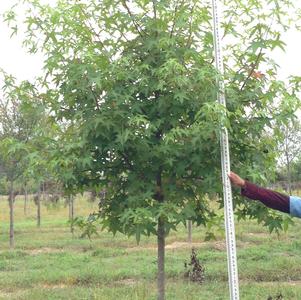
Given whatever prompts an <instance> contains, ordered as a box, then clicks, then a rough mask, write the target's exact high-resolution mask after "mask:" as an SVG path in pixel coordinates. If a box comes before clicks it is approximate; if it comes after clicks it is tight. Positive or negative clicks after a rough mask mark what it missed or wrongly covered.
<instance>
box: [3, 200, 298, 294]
mask: <svg viewBox="0 0 301 300" xmlns="http://www.w3.org/2000/svg"><path fill="white" fill-rule="evenodd" d="M95 210H97V204H96V203H95V204H93V203H92V204H91V203H88V202H87V201H86V200H85V199H84V198H83V197H78V198H77V199H76V203H75V212H76V215H82V216H84V215H88V214H89V213H90V212H93V211H95ZM35 214H36V207H35V205H34V203H33V202H32V201H30V203H29V209H28V214H27V216H24V212H23V200H22V198H21V197H19V198H17V200H16V205H15V230H16V235H15V244H16V246H15V250H14V251H11V250H9V248H8V244H9V243H8V229H9V211H8V203H7V200H6V199H5V198H4V197H1V198H0V299H30V300H34V299H36V300H41V299H101V300H102V299H103V300H111V299H112V300H113V299H114V300H115V299H118V300H123V299H129V300H132V299H137V300H144V299H147V300H150V299H156V238H155V237H151V238H142V241H141V243H140V245H139V246H137V244H136V242H135V239H134V238H127V237H125V236H123V235H121V234H117V235H116V236H115V237H112V235H111V234H109V233H107V232H101V233H100V236H99V237H97V238H94V239H93V241H92V243H90V242H89V240H85V239H80V238H79V237H78V236H79V234H80V233H79V232H75V236H74V237H72V235H71V233H70V229H69V227H68V224H67V219H68V208H67V207H64V205H63V203H62V204H60V205H59V206H57V207H55V208H49V207H48V208H47V207H46V206H44V205H43V207H42V226H41V228H40V229H39V228H37V227H36V221H35ZM300 229H301V223H300V220H295V226H294V227H291V228H290V229H289V231H288V232H287V233H286V234H281V235H280V236H279V237H278V236H277V235H275V234H272V235H270V234H268V232H267V230H266V229H265V228H263V227H261V226H259V225H257V224H256V223H254V222H243V223H240V224H237V226H236V234H237V246H238V249H237V255H238V266H239V279H240V294H241V299H243V300H247V299H250V300H254V299H265V300H266V299H267V298H268V297H269V296H272V297H273V299H275V297H276V295H277V294H279V293H281V294H282V295H283V297H284V299H289V300H291V299H301V284H300V283H301V256H300V252H301V251H300V250H301V241H300V238H299V237H300ZM204 236H205V230H204V228H202V227H200V228H193V242H194V243H195V244H194V246H195V247H196V249H197V254H198V257H199V258H200V260H201V262H202V264H203V265H204V267H205V282H204V283H203V284H202V285H197V284H194V283H190V282H188V281H187V280H186V279H185V278H184V261H187V260H188V259H189V256H190V248H189V246H188V245H187V244H185V242H186V229H185V228H184V227H179V228H178V231H177V232H174V233H171V234H170V236H169V237H168V238H167V249H166V275H167V285H166V288H167V300H185V299H187V300H188V299H189V300H190V299H198V300H199V299H204V300H205V299H206V300H207V299H212V300H218V299H229V294H228V279H227V257H226V250H225V242H224V240H223V238H222V237H221V236H219V237H218V240H217V241H210V242H203V240H204Z"/></svg>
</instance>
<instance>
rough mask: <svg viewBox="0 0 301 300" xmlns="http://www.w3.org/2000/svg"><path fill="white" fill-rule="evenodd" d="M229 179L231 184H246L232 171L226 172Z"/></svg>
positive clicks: (242, 185)
mask: <svg viewBox="0 0 301 300" xmlns="http://www.w3.org/2000/svg"><path fill="white" fill-rule="evenodd" d="M228 176H229V179H230V181H231V182H232V184H233V185H235V186H238V187H241V188H243V187H244V186H245V184H246V182H245V180H244V179H242V178H240V177H239V176H238V175H237V174H235V173H234V172H230V173H229V174H228Z"/></svg>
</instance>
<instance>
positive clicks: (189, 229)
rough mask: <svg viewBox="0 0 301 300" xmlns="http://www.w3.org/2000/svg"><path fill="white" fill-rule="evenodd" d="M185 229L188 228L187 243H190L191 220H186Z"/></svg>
mask: <svg viewBox="0 0 301 300" xmlns="http://www.w3.org/2000/svg"><path fill="white" fill-rule="evenodd" d="M187 229H188V243H190V244H191V243H192V222H191V220H188V221H187Z"/></svg>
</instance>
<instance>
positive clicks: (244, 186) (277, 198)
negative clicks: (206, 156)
mask: <svg viewBox="0 0 301 300" xmlns="http://www.w3.org/2000/svg"><path fill="white" fill-rule="evenodd" d="M228 176H229V178H230V180H231V182H232V184H233V185H235V186H237V187H240V188H241V194H242V195H243V196H245V197H248V198H249V199H253V200H259V201H260V202H262V203H263V204H264V205H266V206H267V207H270V208H272V209H276V210H279V211H282V212H285V213H290V197H289V196H286V195H284V194H281V193H278V192H275V191H272V190H269V189H266V188H262V187H259V186H257V185H256V184H253V183H251V182H249V181H247V180H244V179H242V178H241V177H239V176H238V175H237V174H235V173H234V172H230V174H229V175H228Z"/></svg>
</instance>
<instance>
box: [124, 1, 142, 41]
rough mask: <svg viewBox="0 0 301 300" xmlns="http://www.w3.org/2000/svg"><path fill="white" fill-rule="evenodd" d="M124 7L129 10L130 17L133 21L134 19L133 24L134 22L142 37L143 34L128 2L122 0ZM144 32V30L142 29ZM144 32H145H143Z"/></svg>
mask: <svg viewBox="0 0 301 300" xmlns="http://www.w3.org/2000/svg"><path fill="white" fill-rule="evenodd" d="M121 2H122V5H123V7H124V8H125V9H126V10H127V12H128V14H129V15H130V17H131V19H132V22H133V25H134V27H135V28H136V30H137V32H138V34H139V35H140V36H141V37H142V32H141V31H140V28H139V25H138V24H137V23H136V21H135V19H134V16H133V14H132V12H131V10H130V8H129V7H128V5H127V3H126V0H122V1H121ZM141 30H142V29H141ZM142 31H143V30H142Z"/></svg>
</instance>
